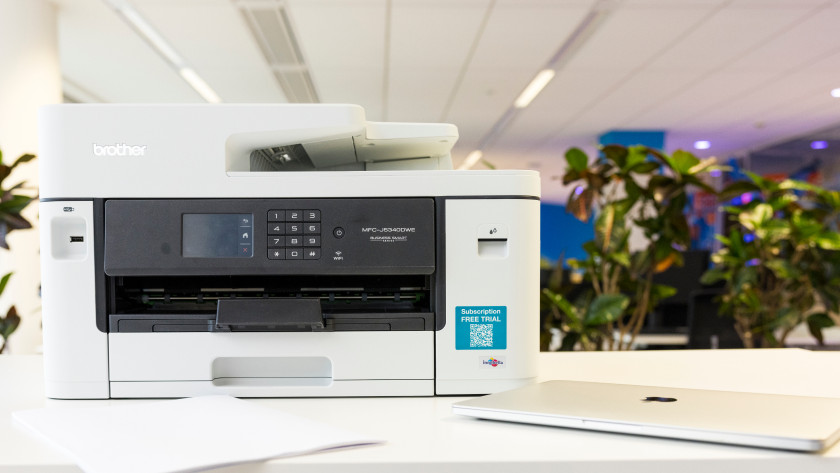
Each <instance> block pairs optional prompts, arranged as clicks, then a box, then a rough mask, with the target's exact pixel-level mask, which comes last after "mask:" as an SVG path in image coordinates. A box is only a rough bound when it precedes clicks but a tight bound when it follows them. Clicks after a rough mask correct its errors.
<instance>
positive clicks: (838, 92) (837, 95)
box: [831, 88, 840, 99]
mask: <svg viewBox="0 0 840 473" xmlns="http://www.w3.org/2000/svg"><path fill="white" fill-rule="evenodd" d="M831 96H832V97H834V98H836V99H840V88H837V89H832V91H831Z"/></svg>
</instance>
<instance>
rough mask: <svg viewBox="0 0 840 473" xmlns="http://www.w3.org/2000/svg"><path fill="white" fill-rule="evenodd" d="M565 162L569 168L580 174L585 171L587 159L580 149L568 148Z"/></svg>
mask: <svg viewBox="0 0 840 473" xmlns="http://www.w3.org/2000/svg"><path fill="white" fill-rule="evenodd" d="M566 162H567V163H568V164H569V168H571V169H572V170H574V171H578V172H581V171H583V170H584V169H586V167H587V165H588V163H589V158H587V157H586V153H584V152H583V151H582V150H581V149H580V148H570V149H569V150H568V151H566Z"/></svg>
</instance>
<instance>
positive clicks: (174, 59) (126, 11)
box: [116, 4, 184, 67]
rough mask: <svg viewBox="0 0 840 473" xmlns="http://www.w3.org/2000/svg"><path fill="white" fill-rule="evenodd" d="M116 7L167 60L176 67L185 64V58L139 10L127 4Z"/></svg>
mask: <svg viewBox="0 0 840 473" xmlns="http://www.w3.org/2000/svg"><path fill="white" fill-rule="evenodd" d="M116 9H117V12H119V13H120V14H121V15H122V16H123V18H125V19H126V21H128V22H129V23H131V26H133V27H134V29H135V30H137V32H138V33H140V35H142V36H143V37H144V38H146V41H147V42H148V43H149V44H151V45H152V47H154V48H155V49H157V51H158V52H159V53H160V54H161V55H162V56H163V57H164V58H166V60H167V61H169V62H170V63H172V65H174V66H175V67H181V66H182V65H183V64H184V59H183V58H182V57H181V55H180V54H178V53H177V52H175V49H174V48H173V47H172V46H170V45H169V43H167V42H166V40H165V39H163V37H162V36H161V35H160V33H158V32H157V30H155V29H154V28H153V27H152V25H150V24H149V22H147V21H146V19H145V18H143V17H142V16H140V13H138V12H137V10H135V9H134V8H132V7H131V6H129V5H127V4H122V5H120V6H118V7H116Z"/></svg>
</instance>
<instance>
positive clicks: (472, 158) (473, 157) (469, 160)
mask: <svg viewBox="0 0 840 473" xmlns="http://www.w3.org/2000/svg"><path fill="white" fill-rule="evenodd" d="M483 155H484V153H482V152H481V150H480V149H477V150H475V151H473V152H471V153H470V154H468V155H467V157H466V158H465V159H464V162H463V163H461V165H460V166H458V169H462V170H463V169H469V168H471V167H473V166H475V164H476V163H477V162H479V161H481V157H482V156H483Z"/></svg>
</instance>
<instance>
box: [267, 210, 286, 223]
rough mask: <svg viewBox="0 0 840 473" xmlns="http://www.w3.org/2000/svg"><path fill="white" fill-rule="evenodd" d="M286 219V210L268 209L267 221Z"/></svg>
mask: <svg viewBox="0 0 840 473" xmlns="http://www.w3.org/2000/svg"><path fill="white" fill-rule="evenodd" d="M284 220H286V211H285V210H269V211H268V221H269V222H282V221H284Z"/></svg>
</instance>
